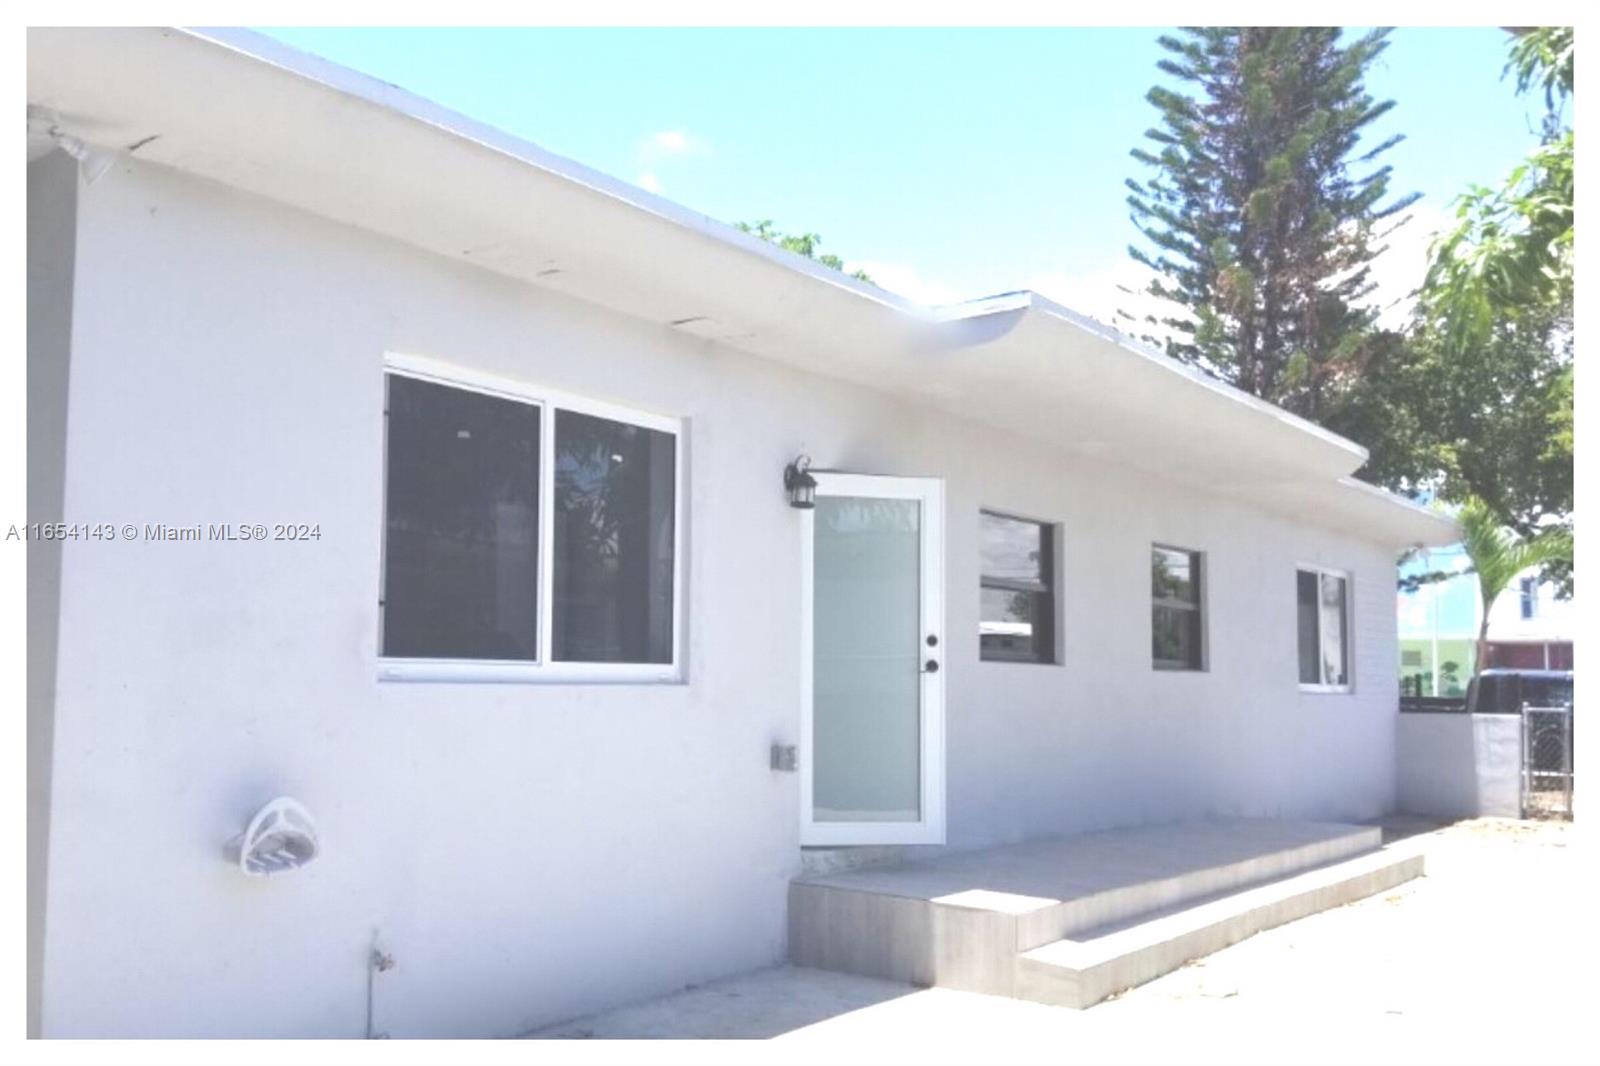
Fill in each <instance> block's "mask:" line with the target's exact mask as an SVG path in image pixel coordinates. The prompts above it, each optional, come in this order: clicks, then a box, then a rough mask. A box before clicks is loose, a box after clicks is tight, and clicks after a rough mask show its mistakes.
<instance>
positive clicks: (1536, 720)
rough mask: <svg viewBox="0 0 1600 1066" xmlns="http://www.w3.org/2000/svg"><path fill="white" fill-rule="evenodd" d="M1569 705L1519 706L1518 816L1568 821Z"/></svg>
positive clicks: (1570, 793) (1570, 756)
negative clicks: (1520, 737) (1520, 719)
mask: <svg viewBox="0 0 1600 1066" xmlns="http://www.w3.org/2000/svg"><path fill="white" fill-rule="evenodd" d="M1572 779H1573V773H1572V705H1571V704H1566V705H1563V706H1559V707H1534V706H1532V705H1530V704H1527V703H1524V704H1523V705H1522V816H1523V817H1524V818H1571V817H1572Z"/></svg>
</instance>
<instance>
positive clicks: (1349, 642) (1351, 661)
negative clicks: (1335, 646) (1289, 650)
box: [1294, 563, 1356, 696]
mask: <svg viewBox="0 0 1600 1066" xmlns="http://www.w3.org/2000/svg"><path fill="white" fill-rule="evenodd" d="M1294 569H1295V578H1296V581H1297V582H1298V580H1299V576H1300V573H1301V571H1304V572H1306V573H1308V574H1316V575H1317V588H1318V595H1320V594H1321V587H1322V575H1324V574H1327V575H1328V576H1330V577H1338V578H1343V579H1344V645H1345V646H1344V676H1345V683H1344V684H1342V685H1325V684H1321V683H1317V684H1308V683H1306V682H1304V681H1299V686H1300V691H1301V692H1305V693H1309V694H1312V695H1322V696H1343V695H1348V694H1350V693H1352V692H1354V691H1355V680H1356V657H1355V654H1354V646H1355V624H1354V623H1355V611H1354V609H1353V603H1354V600H1355V587H1356V583H1355V580H1354V578H1353V577H1352V575H1351V573H1350V571H1348V570H1340V569H1338V568H1337V567H1332V566H1324V565H1322V564H1320V563H1296V564H1295V566H1294ZM1297 595H1298V593H1297ZM1294 635H1295V659H1294V670H1295V678H1296V680H1297V681H1298V679H1299V676H1300V651H1299V648H1300V644H1299V641H1300V617H1299V602H1298V600H1297V601H1296V605H1295V633H1294ZM1321 651H1322V613H1321V611H1320V610H1319V611H1318V613H1317V653H1318V656H1319V658H1320V655H1321Z"/></svg>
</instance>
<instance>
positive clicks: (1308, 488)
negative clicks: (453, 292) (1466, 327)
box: [28, 28, 1457, 546]
mask: <svg viewBox="0 0 1600 1066" xmlns="http://www.w3.org/2000/svg"><path fill="white" fill-rule="evenodd" d="M28 102H29V146H30V153H32V152H33V151H34V150H35V149H36V147H37V146H39V145H41V144H48V143H49V139H50V138H51V137H57V136H61V135H65V136H68V137H72V138H76V139H78V140H79V141H81V142H83V143H84V144H86V145H88V146H90V147H91V148H93V149H94V150H97V151H100V152H103V153H105V154H106V155H107V156H109V157H110V158H113V159H116V158H127V157H132V158H136V159H140V160H146V161H149V162H152V163H156V164H160V165H164V166H168V167H172V168H174V169H177V170H180V171H184V172H187V173H190V174H194V175H197V176H200V177H204V178H208V179H211V180H215V181H219V182H223V183H225V184H228V185H231V186H234V187H237V188H239V189H242V190H245V191H247V192H252V193H256V194H259V195H262V196H266V197H270V198H272V199H274V200H278V201H280V202H284V203H287V204H290V205H293V206H296V207H300V208H302V209H305V210H308V211H311V212H314V213H316V214H318V215H321V216H324V217H326V218H329V219H333V220H335V221H338V222H342V223H346V224H350V225H355V226H359V227H361V228H363V229H366V230H369V231H372V232H376V233H380V234H383V235H385V236H388V237H392V238H395V239H398V240H402V241H405V242H406V243H408V244H411V245H414V246H417V247H420V248H424V249H426V250H429V251H431V252H434V253H436V254H438V255H442V256H445V257H448V258H451V259H454V260H457V261H460V262H465V263H470V264H473V265H476V266H479V267H482V268H484V269H487V270H491V271H494V272H496V273H500V274H503V275H507V276H510V277H514V278H517V279H519V280H522V281H525V282H527V283H529V284H532V285H535V286H538V287H540V288H545V289H550V290H554V291H557V292H563V293H566V294H568V295H571V296H575V297H578V298H581V299H584V300H587V301H590V302H593V303H596V304H599V305H602V306H605V307H609V308H612V309H614V310H617V311H620V312H623V313H625V314H628V315H632V316H635V317H638V318H643V319H646V320H649V321H653V322H657V323H659V324H661V325H663V326H665V327H667V328H670V329H673V330H676V331H679V332H683V333H687V334H690V335H692V336H696V337H700V338H703V339H707V340H711V341H715V342H718V343H721V344H725V345H728V346H731V347H733V348H737V349H741V350H743V351H745V352H748V353H750V354H752V355H755V356H759V357H762V358H766V359H771V360H775V361H778V362H782V363H786V364H789V365H791V366H795V367H798V368H801V369H803V370H806V371H808V372H812V373H818V374H823V375H827V376H831V377H835V378H839V379H842V380H846V381H850V382H854V383H856V384H860V385H865V386H867V387H870V388H874V389H878V390H881V391H884V392H888V393H893V394H897V395H901V396H905V397H908V398H910V399H912V400H914V401H915V402H917V403H918V404H920V405H923V406H926V407H931V408H934V409H937V410H940V411H944V412H947V413H948V414H950V415H951V416H952V417H957V418H962V419H967V420H972V421H977V422H982V423H985V424H989V425H992V426H996V427H1000V428H1003V429H1006V430H1009V431H1012V432H1016V433H1019V434H1022V435H1025V436H1028V437H1031V438H1034V439H1037V440H1040V441H1042V442H1045V443H1047V444H1051V445H1054V446H1057V447H1060V448H1062V449H1064V450H1066V451H1068V452H1070V453H1073V454H1076V455H1078V456H1082V457H1089V458H1093V459H1097V460H1103V461H1107V462H1114V463H1117V464H1120V465H1125V466H1128V467H1130V468H1133V469H1137V470H1142V471H1145V472H1148V473H1153V474H1156V475H1158V476H1161V477H1165V478H1169V479H1172V480H1174V481H1178V482H1183V483H1188V484H1192V485H1195V486H1199V487H1202V488H1204V489H1206V490H1208V491H1213V492H1217V493H1220V494H1223V495H1225V496H1229V497H1231V498H1235V499H1239V500H1242V501H1245V502H1249V503H1252V504H1256V505H1259V506H1262V507H1264V508H1266V509H1269V510H1273V511H1276V512H1278V513H1281V514H1285V515H1289V516H1291V517H1296V518H1300V519H1303V520H1306V521H1311V522H1314V523H1316V524H1318V525H1323V526H1328V527H1331V528H1336V529H1339V530H1341V531H1345V532H1349V533H1354V534H1357V535H1361V536H1365V537H1367V538H1369V539H1373V540H1378V541H1382V542H1385V543H1391V544H1394V545H1397V546H1399V545H1413V544H1444V543H1449V542H1452V541H1454V540H1456V539H1457V532H1456V527H1455V524H1454V522H1453V521H1451V520H1450V519H1449V518H1447V517H1444V516H1442V515H1439V514H1437V513H1436V512H1433V511H1431V510H1428V509H1426V508H1422V507H1418V506H1416V505H1415V504H1413V503H1411V502H1410V501H1407V500H1404V499H1402V498H1401V497H1399V496H1396V495H1393V494H1391V493H1387V492H1384V491H1383V490H1380V489H1377V488H1374V487H1372V486H1370V485H1366V484H1365V483H1363V482H1360V481H1357V480H1355V479H1354V478H1353V477H1351V475H1352V474H1353V473H1354V471H1355V470H1356V469H1357V468H1359V467H1360V466H1361V464H1362V463H1364V462H1365V461H1366V458H1367V453H1366V450H1365V449H1363V448H1362V447H1361V446H1359V445H1357V444H1355V443H1354V442H1352V441H1349V440H1346V439H1345V438H1343V437H1340V436H1338V435H1337V434H1334V433H1331V432H1329V431H1328V430H1326V429H1323V428H1322V427H1320V426H1317V425H1315V424H1313V423H1311V422H1308V421H1306V420H1305V419H1302V418H1299V417H1297V416H1295V415H1293V414H1290V413H1289V412H1287V411H1284V410H1282V409H1281V408H1278V407H1275V406H1273V405H1272V404H1269V403H1266V402H1264V401H1262V400H1260V399H1258V398H1256V397H1253V396H1250V395H1247V394H1246V393H1244V392H1241V391H1240V390H1238V389H1235V388H1233V387H1231V386H1229V385H1226V384H1224V383H1222V382H1220V381H1217V380H1216V379H1214V378H1212V377H1210V376H1208V375H1206V374H1204V373H1203V372H1201V371H1199V370H1197V369H1195V368H1193V367H1189V366H1185V365H1183V364H1181V363H1179V362H1177V361H1176V360H1173V359H1171V358H1169V357H1167V356H1166V355H1164V354H1161V353H1159V352H1156V351H1154V350H1152V349H1150V348H1148V347H1146V346H1144V345H1141V344H1139V343H1137V342H1135V341H1133V340H1132V339H1131V338H1129V337H1127V336H1125V335H1123V334H1121V333H1119V332H1118V331H1116V330H1114V329H1111V328H1110V327H1107V326H1103V325H1101V324H1099V323H1097V322H1094V321H1092V320H1091V319H1089V318H1087V317H1085V316H1083V315H1080V314H1078V313H1076V312H1074V311H1071V310H1070V309H1068V308H1065V307H1062V306H1061V305H1059V304H1057V303H1054V302H1052V301H1050V300H1048V299H1045V298H1044V297H1042V296H1039V295H1038V294H1036V293H1032V292H1026V291H1023V292H1014V293H1006V294H1001V295H998V296H993V297H987V298H984V299H981V300H975V301H970V302H966V303H960V304H956V305H952V306H946V307H938V308H928V307H923V306H920V305H918V304H915V303H913V302H912V301H909V300H907V299H905V298H903V297H900V296H897V295H895V294H893V293H890V292H888V291H886V290H883V289H880V288H877V287H876V286H873V285H870V284H868V283H864V282H861V281H858V280H856V279H854V278H851V277H849V276H847V275H845V274H843V273H841V272H839V271H836V270H833V269H831V268H828V267H826V266H823V265H822V264H820V263H816V262H814V261H812V260H809V259H806V258H804V257H802V256H798V255H794V254H793V253H790V252H787V251H785V250H783V249H782V248H779V247H777V246H775V245H772V244H770V243H768V242H765V241H762V240H760V239H759V238H757V237H754V236H751V235H750V234H747V233H743V232H741V231H739V230H737V229H735V228H734V227H732V226H729V225H726V224H724V223H722V222H719V221H716V220H714V219H712V218H710V217H708V216H706V215H704V214H702V213H699V212H696V211H693V210H691V209H690V208H687V207H684V206H682V205H680V204H677V203H674V202H673V201H671V200H668V199H666V198H664V197H661V196H658V195H655V194H653V193H650V192H647V191H645V190H643V189H639V188H637V187H635V186H632V185H629V184H627V183H626V182H623V181H620V180H618V179H616V178H613V177H610V176H608V175H605V174H602V173H600V172H598V171H596V170H594V169H592V168H590V167H586V166H583V165H582V164H579V163H576V162H573V161H572V160H569V159H565V158H562V157H560V156H557V155H555V154H553V153H550V152H547V151H545V150H544V149H542V148H540V147H538V146H537V145H535V144H532V143H530V142H528V141H526V140H523V139H521V138H517V137H513V136H511V135H510V134H507V133H505V132H504V131H502V130H498V129H495V128H493V127H491V126H488V125H486V124H484V123H481V122H478V121H476V120H474V119H471V118H469V117H467V116H464V115H461V114H459V113H456V112H453V111H450V110H449V109H447V108H444V107H441V106H439V105H438V104H435V103H433V102H431V101H428V100H425V99H423V98H422V97H419V96H417V95H415V94H413V93H410V92H407V91H405V90H404V89H401V88H399V87H397V86H394V85H390V84H388V83H386V82H383V81H380V80H378V79H376V78H372V77H369V76H367V75H364V74H361V73H358V72H356V71H353V70H350V69H348V68H345V67H341V66H339V65H337V64H334V63H330V62H328V61H326V60H323V59H321V58H318V57H316V56H313V55H309V54H307V53H304V52H300V51H298V50H295V49H293V48H290V47H288V46H286V45H283V44H281V43H279V42H277V41H274V40H272V39H271V38H268V37H265V36H262V35H260V34H257V33H253V32H250V31H244V30H232V29H227V30H186V29H174V28H118V29H99V28H48V29H41V28H33V29H30V30H29V31H28Z"/></svg>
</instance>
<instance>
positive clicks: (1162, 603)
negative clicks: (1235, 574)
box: [1150, 544, 1206, 670]
mask: <svg viewBox="0 0 1600 1066" xmlns="http://www.w3.org/2000/svg"><path fill="white" fill-rule="evenodd" d="M1203 581H1204V575H1203V573H1202V569H1201V555H1200V553H1199V552H1197V551H1189V550H1188V549H1186V548H1169V547H1166V546H1165V545H1161V544H1153V545H1151V546H1150V594H1151V612H1150V634H1151V636H1150V644H1151V658H1152V661H1153V663H1154V665H1155V667H1156V669H1158V670H1204V669H1205V666H1206V653H1205V635H1206V630H1205V599H1204V596H1203V592H1204V587H1203Z"/></svg>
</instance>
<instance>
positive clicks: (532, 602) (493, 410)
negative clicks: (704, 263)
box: [380, 357, 681, 680]
mask: <svg viewBox="0 0 1600 1066" xmlns="http://www.w3.org/2000/svg"><path fill="white" fill-rule="evenodd" d="M385 387H386V390H387V402H386V404H385V415H386V432H385V437H386V444H385V459H386V477H385V499H384V543H383V553H384V554H383V575H382V579H383V592H382V599H381V608H382V610H381V617H382V631H381V639H380V655H381V656H382V658H383V663H382V668H381V674H382V676H384V677H387V678H397V679H404V678H416V679H459V680H538V679H549V680H628V679H635V680H673V679H676V678H677V676H678V665H679V664H678V658H679V656H678V647H679V628H680V627H679V625H678V606H679V601H680V593H679V588H678V584H679V574H680V567H679V565H678V536H679V532H678V531H679V526H680V508H681V500H680V495H681V494H680V490H679V475H680V470H679V448H678V443H679V433H680V430H679V424H678V423H677V422H676V421H675V420H672V419H665V418H661V417H659V416H656V415H648V414H643V413H640V412H633V411H625V410H621V409H618V408H613V407H610V406H608V405H604V404H596V403H591V402H589V401H585V400H581V399H578V398H575V397H566V396H560V395H558V394H555V393H552V392H546V391H541V390H534V389H529V388H526V387H524V386H521V385H519V384H517V383H514V382H505V381H501V380H498V379H490V378H486V377H482V376H479V375H473V374H468V373H465V372H460V371H456V370H453V369H450V368H443V367H439V366H437V365H435V364H432V363H431V362H425V361H422V360H413V359H402V358H400V357H392V358H391V361H390V365H389V368H388V372H387V373H386V375H385Z"/></svg>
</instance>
